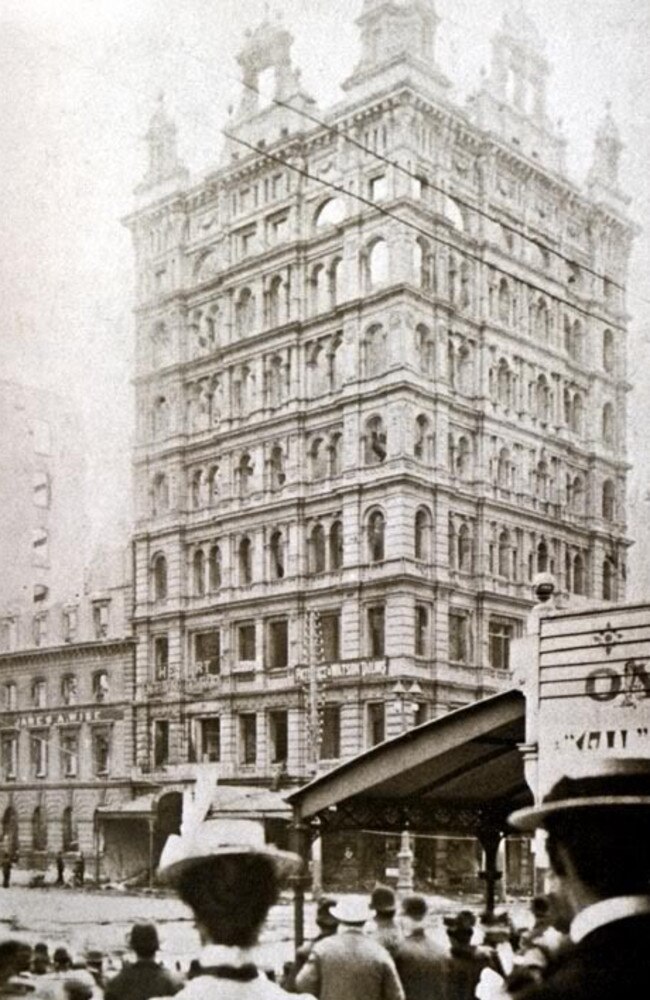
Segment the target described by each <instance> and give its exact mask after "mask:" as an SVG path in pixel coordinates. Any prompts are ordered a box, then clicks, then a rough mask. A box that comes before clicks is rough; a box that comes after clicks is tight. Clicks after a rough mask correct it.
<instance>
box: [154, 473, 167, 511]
mask: <svg viewBox="0 0 650 1000" xmlns="http://www.w3.org/2000/svg"><path fill="white" fill-rule="evenodd" d="M151 495H152V506H153V513H154V515H156V514H164V513H165V511H167V510H169V481H168V479H167V476H166V475H165V473H164V472H159V473H158V474H157V475H156V476H154V480H153V486H152V489H151Z"/></svg>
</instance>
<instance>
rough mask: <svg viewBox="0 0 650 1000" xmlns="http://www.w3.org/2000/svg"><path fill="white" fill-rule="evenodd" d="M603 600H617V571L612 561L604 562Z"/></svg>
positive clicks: (606, 560)
mask: <svg viewBox="0 0 650 1000" xmlns="http://www.w3.org/2000/svg"><path fill="white" fill-rule="evenodd" d="M603 600H604V601H615V600H616V571H615V568H614V564H613V562H612V560H611V559H605V561H604V562H603Z"/></svg>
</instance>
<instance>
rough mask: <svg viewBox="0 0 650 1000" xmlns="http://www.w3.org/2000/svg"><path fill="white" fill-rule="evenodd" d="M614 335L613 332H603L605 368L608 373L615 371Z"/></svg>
mask: <svg viewBox="0 0 650 1000" xmlns="http://www.w3.org/2000/svg"><path fill="white" fill-rule="evenodd" d="M615 360H616V358H615V350H614V334H613V333H612V331H611V330H605V331H604V332H603V368H604V369H605V371H606V372H613V371H614V364H615Z"/></svg>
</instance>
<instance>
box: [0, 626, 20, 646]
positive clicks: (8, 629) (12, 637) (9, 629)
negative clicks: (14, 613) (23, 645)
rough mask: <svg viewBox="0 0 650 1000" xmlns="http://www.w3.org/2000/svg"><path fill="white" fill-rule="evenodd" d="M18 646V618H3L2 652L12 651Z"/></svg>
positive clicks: (0, 637) (0, 643) (0, 632)
mask: <svg viewBox="0 0 650 1000" xmlns="http://www.w3.org/2000/svg"><path fill="white" fill-rule="evenodd" d="M15 648H16V620H15V619H14V618H3V619H2V621H0V653H11V652H13V650H14V649H15Z"/></svg>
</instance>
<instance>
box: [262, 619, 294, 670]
mask: <svg viewBox="0 0 650 1000" xmlns="http://www.w3.org/2000/svg"><path fill="white" fill-rule="evenodd" d="M266 659H267V663H268V666H269V670H281V669H282V668H283V667H286V666H287V663H288V662H289V622H288V620H287V619H286V618H278V619H276V620H275V621H270V622H268V624H267V650H266Z"/></svg>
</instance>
